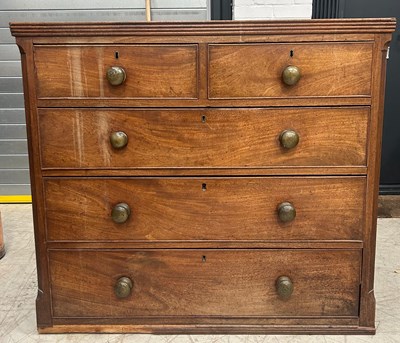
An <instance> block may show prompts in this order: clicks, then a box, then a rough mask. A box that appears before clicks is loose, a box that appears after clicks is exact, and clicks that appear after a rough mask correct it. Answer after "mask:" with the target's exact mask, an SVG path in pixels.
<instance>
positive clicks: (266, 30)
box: [10, 18, 396, 37]
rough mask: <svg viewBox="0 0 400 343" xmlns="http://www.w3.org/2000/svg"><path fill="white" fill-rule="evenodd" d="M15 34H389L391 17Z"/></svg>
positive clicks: (62, 26) (104, 26) (111, 26)
mask: <svg viewBox="0 0 400 343" xmlns="http://www.w3.org/2000/svg"><path fill="white" fill-rule="evenodd" d="M10 27H11V32H12V34H13V36H15V37H39V36H41V37H45V36H48V37H50V36H98V34H99V32H101V34H102V35H103V36H123V35H129V36H131V35H139V36H140V35H145V36H154V35H156V36H174V35H177V36H180V35H190V36H194V35H197V36H198V35H215V34H216V32H218V35H274V34H288V35H292V34H293V33H295V34H308V33H318V34H320V33H334V34H340V33H384V32H388V33H391V32H393V31H394V29H395V28H396V20H395V19H394V18H383V19H379V18H378V19H333V20H332V19H329V20H324V19H319V20H291V21H289V20H278V21H209V22H180V23H168V22H152V23H141V22H137V23H132V22H123V23H121V22H120V23H112V22H110V23H108V22H100V23H99V22H96V23H11V24H10Z"/></svg>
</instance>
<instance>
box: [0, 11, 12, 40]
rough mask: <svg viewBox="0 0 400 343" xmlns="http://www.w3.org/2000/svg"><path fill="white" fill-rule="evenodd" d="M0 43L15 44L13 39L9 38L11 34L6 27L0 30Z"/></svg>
mask: <svg viewBox="0 0 400 343" xmlns="http://www.w3.org/2000/svg"><path fill="white" fill-rule="evenodd" d="M0 6H1V5H0ZM0 43H2V44H3V43H15V38H14V37H13V36H11V32H10V29H9V28H8V27H5V28H0Z"/></svg>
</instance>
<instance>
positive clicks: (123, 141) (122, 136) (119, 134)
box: [110, 131, 128, 149]
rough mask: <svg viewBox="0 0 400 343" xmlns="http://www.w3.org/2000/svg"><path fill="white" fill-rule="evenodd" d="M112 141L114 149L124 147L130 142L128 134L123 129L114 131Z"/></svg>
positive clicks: (111, 136)
mask: <svg viewBox="0 0 400 343" xmlns="http://www.w3.org/2000/svg"><path fill="white" fill-rule="evenodd" d="M110 143H111V145H112V147H113V148H114V149H122V148H123V147H125V146H126V145H127V144H128V135H127V134H126V133H125V132H123V131H116V132H112V133H111V135H110Z"/></svg>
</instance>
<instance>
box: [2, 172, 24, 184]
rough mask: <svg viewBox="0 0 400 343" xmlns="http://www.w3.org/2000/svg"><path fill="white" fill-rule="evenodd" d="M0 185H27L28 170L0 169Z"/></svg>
mask: <svg viewBox="0 0 400 343" xmlns="http://www.w3.org/2000/svg"><path fill="white" fill-rule="evenodd" d="M0 183H1V184H11V183H19V184H26V183H29V170H28V169H0Z"/></svg>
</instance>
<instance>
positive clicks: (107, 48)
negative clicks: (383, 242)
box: [11, 18, 395, 333]
mask: <svg viewBox="0 0 400 343" xmlns="http://www.w3.org/2000/svg"><path fill="white" fill-rule="evenodd" d="M394 28H395V21H394V20H393V19H390V18H389V19H338V20H299V21H257V22H225V21H224V22H204V23H146V24H144V23H53V24H52V23H14V24H11V31H12V33H13V35H14V36H16V38H17V44H18V45H19V47H20V50H21V53H22V66H23V78H24V93H25V106H26V117H27V128H28V141H29V155H30V167H31V180H32V196H33V201H34V221H35V239H36V251H37V264H38V285H39V289H40V292H39V296H38V299H37V317H38V327H39V330H40V331H41V332H86V331H103V332H115V331H126V332H158V333H159V332H193V333H200V332H207V333H209V332H221V333H223V332H231V333H238V332H245V333H248V332H252V333H255V332H259V333H265V332H271V333H272V332H280V333H293V332H302V333H321V332H331V333H338V332H340V333H373V332H374V330H375V328H374V318H375V317H374V309H375V302H374V301H375V299H374V292H373V271H374V249H375V233H376V209H377V190H378V181H379V162H380V160H379V159H380V142H381V129H382V114H383V98H384V81H385V62H386V51H387V47H388V44H389V41H390V38H391V33H392V32H393V30H394Z"/></svg>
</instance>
